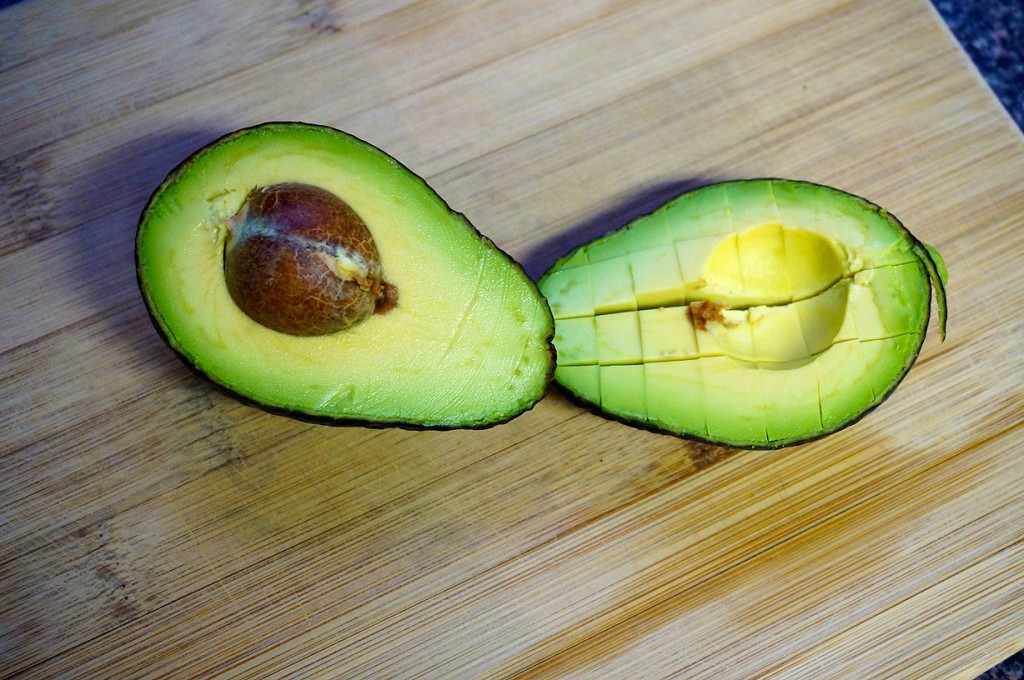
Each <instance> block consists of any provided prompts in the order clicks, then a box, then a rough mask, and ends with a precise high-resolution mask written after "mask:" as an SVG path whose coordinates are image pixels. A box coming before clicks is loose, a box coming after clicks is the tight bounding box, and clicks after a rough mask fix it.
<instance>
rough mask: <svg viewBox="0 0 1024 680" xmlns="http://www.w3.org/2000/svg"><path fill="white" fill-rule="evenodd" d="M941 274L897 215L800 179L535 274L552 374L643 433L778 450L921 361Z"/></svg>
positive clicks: (869, 400) (607, 242)
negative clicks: (552, 350) (550, 323)
mask: <svg viewBox="0 0 1024 680" xmlns="http://www.w3.org/2000/svg"><path fill="white" fill-rule="evenodd" d="M945 281H946V268H945V265H944V263H943V261H942V258H941V257H940V256H939V254H938V252H937V251H935V250H934V249H933V248H931V247H929V246H927V245H925V244H923V243H921V242H920V241H918V240H917V239H915V238H914V237H913V236H912V235H911V234H910V232H909V231H907V229H906V228H904V227H903V225H902V224H900V222H898V221H897V220H896V219H895V218H894V217H893V216H892V215H890V214H889V213H888V212H886V211H885V210H883V209H881V208H879V207H878V206H876V205H874V204H872V203H870V202H868V201H866V200H864V199H862V198H859V197H857V196H853V195H851V194H848V193H845V192H842V191H839V190H836V189H832V188H829V187H825V186H821V185H817V184H811V183H807V182H799V181H787V180H777V179H758V180H744V181H734V182H724V183H721V184H714V185H710V186H707V187H704V188H701V189H698V190H696V191H693V192H691V193H688V194H684V195H682V196H680V197H678V198H676V199H674V200H673V201H671V202H669V203H668V204H666V205H664V206H663V207H661V208H660V209H659V210H657V211H656V212H654V213H653V214H651V215H647V216H645V217H641V218H639V219H637V220H635V221H634V222H632V223H631V224H629V225H627V226H626V227H624V228H622V229H620V230H618V231H616V232H614V233H611V234H609V235H607V236H605V237H603V238H600V239H598V240H596V241H593V242H591V243H589V244H586V245H584V246H581V247H579V248H577V249H576V250H574V251H572V252H571V253H570V254H569V255H567V256H565V257H563V258H562V259H560V260H559V261H557V262H556V263H555V265H554V266H553V267H552V268H551V269H550V270H549V271H548V272H547V273H546V274H545V275H544V276H543V277H542V278H541V279H540V282H539V285H540V289H541V292H542V293H544V295H545V296H546V297H547V299H548V302H549V304H550V306H551V310H552V312H553V313H554V317H555V347H556V349H557V351H558V366H557V369H556V371H555V380H556V381H557V382H558V383H559V384H560V385H561V386H562V387H563V388H564V389H565V390H567V391H568V392H569V393H570V394H571V395H572V396H574V397H576V398H577V399H578V400H580V401H582V402H584V404H585V405H588V406H591V407H593V408H594V409H595V410H598V411H600V412H603V413H604V414H607V415H609V416H612V417H614V418H617V419H620V420H624V421H626V422H629V423H633V424H637V425H641V426H644V427H648V428H651V429H655V430H659V431H664V432H668V433H672V434H676V435H681V436H684V437H689V438H694V439H698V440H702V441H708V442H712V443H716V444H722V445H727V446H734V447H742V448H778V447H782V446H787V445H790V444H795V443H798V442H803V441H807V440H810V439H814V438H817V437H821V436H823V435H826V434H829V433H831V432H835V431H837V430H839V429H840V428H843V427H845V426H847V425H850V424H851V423H853V422H854V421H856V420H857V419H858V418H860V417H861V416H862V415H864V414H865V413H866V412H867V411H869V410H870V409H872V408H874V407H875V406H877V405H878V404H880V403H881V402H882V401H883V400H885V399H886V398H887V397H888V396H889V394H891V393H892V391H893V390H894V389H895V387H896V385H897V384H898V383H899V382H900V380H901V379H902V378H903V376H904V375H905V374H906V373H907V371H908V370H909V369H910V366H911V364H913V362H914V360H915V358H916V357H917V355H918V353H919V352H920V350H921V346H922V343H923V341H924V337H925V331H926V328H927V326H928V320H929V314H930V299H931V291H932V288H933V287H934V290H935V296H936V301H937V306H938V312H939V331H940V334H941V335H942V336H943V337H944V336H945V321H946V300H945Z"/></svg>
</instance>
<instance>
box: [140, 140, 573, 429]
mask: <svg viewBox="0 0 1024 680" xmlns="http://www.w3.org/2000/svg"><path fill="white" fill-rule="evenodd" d="M271 126H303V127H308V128H318V129H322V130H324V131H328V132H336V131H337V130H336V129H335V128H332V127H330V126H326V125H321V124H316V123H305V122H301V121H268V122H266V123H260V124H258V125H253V126H249V127H244V128H239V129H237V130H234V131H232V132H228V133H226V134H224V135H221V136H220V137H217V138H216V139H214V140H213V141H211V142H209V143H207V144H205V145H204V146H202V147H200V148H198V149H196V150H195V151H193V152H192V153H191V154H189V155H188V156H187V157H186V158H185V159H184V160H182V161H181V162H180V163H179V164H178V165H177V166H175V167H174V168H173V169H172V170H171V171H170V172H169V173H168V174H167V176H166V177H165V178H164V180H163V181H162V182H161V183H160V184H158V185H157V187H156V188H155V189H154V190H153V191H152V192H151V193H150V195H149V197H148V199H147V201H146V208H145V209H144V210H143V212H142V214H141V215H140V217H139V220H138V223H137V227H136V233H137V236H138V233H139V232H140V230H141V227H142V224H143V223H144V222H145V219H146V216H147V213H148V211H149V209H150V208H151V207H152V206H153V204H154V200H155V199H156V197H157V196H158V195H159V194H160V193H161V191H162V190H163V189H164V187H166V186H167V185H168V184H169V183H171V182H173V181H174V180H175V179H176V178H177V177H178V176H179V175H181V174H183V173H185V172H186V171H187V170H188V168H189V167H190V166H191V165H192V163H193V162H194V160H195V159H196V158H197V157H198V156H200V155H201V154H202V153H203V152H204V151H205V150H207V149H209V148H211V147H214V146H216V145H218V144H220V143H222V142H225V141H227V140H230V139H232V138H234V137H237V136H240V135H245V134H247V133H249V132H251V131H253V130H256V129H259V128H265V127H271ZM345 134H346V135H348V136H350V137H352V138H353V139H355V140H357V141H359V142H362V143H364V144H367V145H370V144H369V142H366V140H363V139H361V138H359V137H357V136H355V135H352V134H351V133H345ZM389 158H390V159H391V160H392V161H393V162H394V163H395V164H396V165H398V166H400V167H401V168H402V169H404V170H405V171H406V172H407V173H408V174H409V176H410V177H414V178H415V179H416V180H417V181H418V182H419V183H421V184H422V185H423V186H424V187H426V188H427V189H428V190H429V191H430V192H431V193H433V194H434V196H435V197H437V199H438V200H439V201H440V202H441V203H442V204H443V206H444V207H445V208H446V209H447V210H448V212H449V214H450V215H451V216H452V217H453V218H456V219H458V220H459V221H460V222H461V223H462V225H463V226H464V227H465V228H466V229H467V230H469V231H470V232H471V233H472V234H474V235H475V236H476V237H477V238H478V239H480V241H481V242H482V243H485V244H487V245H488V246H489V247H490V248H492V249H493V250H494V251H495V252H497V253H499V254H500V255H501V256H502V257H503V258H504V259H505V260H506V261H507V262H508V264H509V265H510V266H512V267H514V268H515V269H516V270H518V271H519V273H520V274H521V275H522V277H523V278H524V279H525V280H527V281H531V282H532V279H530V277H529V275H528V274H527V273H526V271H525V269H524V268H523V266H522V264H521V263H519V262H518V261H517V260H515V259H514V258H513V257H512V256H510V255H509V254H508V253H507V252H506V251H504V250H503V249H501V248H500V247H498V246H497V245H496V244H495V243H494V242H493V241H492V240H491V239H489V238H488V237H487V236H485V235H484V234H483V233H481V232H480V231H479V230H478V229H477V228H476V227H475V226H474V225H473V224H472V223H471V222H470V221H469V220H468V219H467V218H466V217H465V215H463V214H462V213H461V212H458V211H456V210H454V209H452V208H451V206H450V205H449V204H448V203H447V201H445V200H444V198H443V197H441V196H440V195H438V194H437V193H436V192H434V191H433V189H432V188H430V186H429V185H428V184H427V182H426V180H424V179H423V178H422V177H421V176H420V175H418V174H416V173H415V172H413V171H412V170H411V169H409V167H408V166H406V165H405V164H403V163H401V162H400V161H398V160H397V159H395V158H394V157H393V156H390V155H389ZM134 257H135V271H136V277H135V280H136V286H137V287H138V289H139V292H140V295H141V297H142V299H143V303H144V307H145V309H146V313H147V316H148V318H149V320H150V323H151V324H152V326H153V329H154V330H155V331H156V333H157V336H158V337H159V338H160V339H161V341H162V342H163V343H164V344H166V345H167V346H168V347H170V348H171V349H172V350H173V351H174V354H175V355H176V356H177V358H178V359H179V360H180V361H181V363H182V364H184V365H185V366H186V367H188V369H189V370H190V371H191V372H192V373H193V374H194V375H196V376H198V377H199V378H200V379H201V380H202V381H203V382H205V383H206V384H207V385H208V386H210V387H212V388H213V389H214V390H216V391H217V392H218V393H220V394H223V395H225V396H227V397H229V398H231V399H233V400H235V401H237V402H239V403H242V404H244V405H246V406H250V407H254V408H258V409H260V410H262V411H265V412H267V413H270V414H273V415H277V416H284V417H287V418H291V419H293V420H298V421H301V422H305V423H310V424H314V425H325V426H330V427H365V428H372V429H401V430H410V431H450V430H463V429H465V430H486V429H490V428H492V427H495V426H497V425H502V424H505V423H507V422H510V421H511V420H514V419H515V418H517V417H518V416H519V415H522V413H525V412H526V411H529V410H531V409H533V408H534V407H535V406H536V405H537V404H538V403H539V402H540V401H541V400H542V399H543V398H544V397H545V396H546V395H547V393H548V391H549V390H550V389H551V383H552V382H553V378H554V372H555V367H556V363H557V354H556V351H555V346H554V343H553V339H554V332H555V331H554V320H553V318H551V317H550V310H547V307H546V305H545V306H544V309H545V310H546V311H547V312H548V316H549V320H550V323H549V332H548V334H547V336H546V337H545V338H544V344H545V346H546V349H547V353H548V356H549V361H548V367H547V374H546V377H545V380H544V388H543V390H542V391H541V392H540V393H539V394H537V395H536V398H535V399H534V400H533V401H532V402H531V403H529V404H528V405H527V406H526V407H525V408H524V409H523V410H522V411H520V412H517V413H511V414H509V415H508V416H507V417H504V418H500V419H497V420H493V421H488V422H483V423H473V424H469V425H446V424H420V423H413V422H403V421H390V420H381V421H375V420H368V419H361V418H344V417H331V416H319V415H313V414H309V413H305V412H303V411H299V410H293V409H287V408H280V407H276V406H272V405H269V404H266V403H263V402H260V401H258V400H255V399H251V398H249V397H247V396H245V395H242V394H239V393H238V392H236V391H234V390H232V389H231V388H230V387H228V386H226V385H224V384H223V383H221V382H219V381H218V380H217V379H216V377H214V376H213V375H210V374H209V373H207V372H205V371H203V370H201V369H200V368H199V367H198V366H196V365H195V363H193V362H192V361H191V360H190V359H189V357H188V356H187V355H186V354H185V353H183V352H182V351H181V350H179V349H178V347H177V345H176V343H175V342H174V341H173V340H172V339H171V338H170V337H169V336H168V334H167V333H166V332H165V330H164V328H163V326H162V325H161V323H160V321H159V319H158V312H157V310H156V309H154V308H153V306H152V305H151V304H150V303H149V300H148V297H147V295H146V291H145V286H144V283H143V281H142V278H141V275H140V271H141V262H140V261H139V250H138V249H137V248H136V250H135V255H134ZM533 285H534V287H536V284H535V282H534V283H533Z"/></svg>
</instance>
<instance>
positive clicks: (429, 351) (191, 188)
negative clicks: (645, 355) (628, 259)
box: [137, 124, 552, 427]
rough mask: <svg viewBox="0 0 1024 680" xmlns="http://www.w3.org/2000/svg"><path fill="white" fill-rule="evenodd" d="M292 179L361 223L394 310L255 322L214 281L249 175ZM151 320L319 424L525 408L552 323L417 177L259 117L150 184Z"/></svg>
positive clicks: (218, 377)
mask: <svg viewBox="0 0 1024 680" xmlns="http://www.w3.org/2000/svg"><path fill="white" fill-rule="evenodd" d="M285 182H302V183H305V184H311V185H314V186H318V187H320V188H323V189H326V190H328V191H330V192H332V193H334V194H335V195H337V196H338V197H340V198H341V199H342V200H344V201H345V202H346V203H348V204H349V205H350V206H351V207H352V208H353V209H354V210H355V211H356V212H357V213H358V214H359V215H360V217H361V218H362V219H363V221H364V222H365V223H366V225H367V227H368V228H369V230H370V232H371V233H372V235H373V238H374V240H375V242H376V245H377V249H378V251H379V253H380V261H381V265H382V269H383V272H384V278H385V280H386V281H388V282H389V283H391V284H392V285H393V286H394V287H395V288H396V289H397V291H398V304H397V306H396V307H395V308H394V309H391V310H390V311H388V312H386V313H383V314H374V315H371V316H370V317H368V318H366V319H365V320H363V321H361V322H360V323H358V324H357V325H356V326H354V327H352V328H349V329H347V330H344V331H340V332H338V333H335V334H332V335H324V336H313V337H299V336H292V335H286V334H283V333H279V332H276V331H273V330H270V329H268V328H265V327H263V326H261V325H260V324H258V323H256V322H255V321H253V320H252V319H250V318H249V317H248V316H247V315H246V314H245V313H243V312H242V311H241V310H240V309H239V308H238V307H237V305H236V304H235V303H234V302H233V300H232V299H231V297H230V295H229V293H228V290H227V287H226V285H225V281H224V268H223V257H224V255H223V249H224V241H225V238H226V235H227V221H228V219H229V218H230V217H232V216H233V215H234V214H235V213H236V212H237V211H238V210H239V208H240V206H241V205H242V203H243V201H244V200H245V198H246V195H247V193H248V192H249V191H250V190H251V189H253V188H254V187H258V186H267V185H272V184H277V183H285ZM137 261H138V269H139V279H140V284H141V287H142V289H143V293H144V296H145V298H146V302H147V304H148V306H149V308H150V310H151V312H152V315H153V317H154V320H155V321H156V323H157V326H158V328H159V329H160V330H161V332H162V333H163V335H164V336H165V337H166V338H167V340H168V342H169V343H170V344H171V346H172V347H174V348H175V349H176V350H177V351H178V352H179V353H180V354H181V355H182V356H183V357H184V358H185V359H186V360H187V361H188V362H189V363H190V364H192V365H193V366H195V367H196V368H197V369H198V370H200V371H201V372H202V373H204V374H206V375H207V376H209V377H210V378H211V379H213V380H214V381H215V382H217V383H219V384H221V385H223V386H224V387H227V388H228V389H229V390H231V391H233V392H235V393H237V394H239V395H241V396H243V397H245V398H247V399H250V400H252V401H255V402H257V403H258V404H260V405H263V406H266V407H269V408H271V409H275V410H282V411H286V412H290V413H294V414H296V415H299V416H300V417H307V416H308V417H311V418H323V419H327V420H345V421H357V422H362V421H365V422H367V423H383V424H389V423H395V424H409V425H417V426H426V427H468V426H481V425H486V424H491V423H495V422H501V421H504V420H507V419H509V418H511V417H512V416H514V415H516V414H518V413H520V412H522V411H523V410H525V409H526V408H528V407H530V406H532V405H533V404H534V403H535V402H536V401H537V400H538V399H539V398H540V397H541V396H542V395H543V393H544V390H545V386H546V384H547V381H548V379H549V375H550V370H551V351H550V349H551V348H550V344H549V338H550V336H551V333H552V321H551V316H550V313H549V311H548V309H547V306H546V304H545V303H544V301H543V298H541V297H540V294H539V293H538V291H537V289H536V287H535V286H534V285H533V283H532V282H531V281H530V280H529V279H528V277H527V276H526V275H525V273H524V272H523V271H522V269H521V268H520V267H518V266H517V265H515V263H514V262H512V260H511V259H510V258H509V257H508V256H507V255H505V254H504V253H503V252H501V251H500V250H499V249H497V248H496V247H494V245H493V244H491V243H490V242H489V241H488V240H487V239H485V238H483V237H482V236H480V234H479V233H478V232H476V231H475V230H474V229H473V228H472V227H471V226H470V225H469V224H468V223H467V222H466V221H465V220H464V219H463V218H462V216H461V215H458V214H456V213H453V212H452V211H451V210H450V209H449V208H448V206H447V205H446V204H445V203H444V202H443V201H442V200H441V199H440V198H439V197H438V196H437V194H436V193H434V191H433V190H432V189H430V188H429V187H428V186H427V185H426V184H425V183H424V182H423V180H421V179H420V178H418V177H417V176H415V175H414V174H413V173H411V172H410V171H409V170H407V169H406V168H404V167H403V166H401V165H400V164H399V163H398V162H396V161H395V160H394V159H392V158H391V157H389V156H387V155H386V154H385V153H383V152H382V151H380V150H378V149H376V148H375V147H373V146H371V145H369V144H367V143H365V142H362V141H360V140H358V139H356V138H354V137H351V136H349V135H346V134H344V133H341V132H339V131H336V130H332V129H329V128H323V127H319V126H312V125H304V124H268V125H265V126H260V127H258V128H253V129H249V130H244V131H241V132H239V133H236V134H234V135H229V136H228V137H226V138H224V139H222V140H220V141H218V142H217V143H215V144H213V145H211V146H210V147H208V148H207V149H205V150H204V151H201V152H200V153H199V154H197V155H196V156H194V157H193V158H192V159H190V160H189V161H187V162H186V163H185V164H184V165H183V166H182V168H181V169H179V170H178V171H176V173H174V174H172V176H171V177H170V178H169V179H168V181H167V182H166V183H165V184H164V185H163V186H162V187H161V189H159V190H158V192H157V193H156V194H155V195H154V198H153V199H152V200H151V203H150V206H149V208H147V211H146V213H144V216H143V220H142V223H141V225H140V230H139V235H138V240H137Z"/></svg>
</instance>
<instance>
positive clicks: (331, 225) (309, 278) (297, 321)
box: [224, 183, 398, 336]
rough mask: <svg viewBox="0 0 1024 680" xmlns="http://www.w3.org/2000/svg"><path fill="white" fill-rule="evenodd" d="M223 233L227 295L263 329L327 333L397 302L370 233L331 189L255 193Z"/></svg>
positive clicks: (284, 187)
mask: <svg viewBox="0 0 1024 680" xmlns="http://www.w3.org/2000/svg"><path fill="white" fill-rule="evenodd" d="M228 229H229V233H228V237H227V242H226V245H225V249H224V276H225V281H226V283H227V288H228V292H229V293H230V294H231V298H232V299H233V300H234V301H235V304H237V305H238V306H239V308H241V310H242V311H243V312H245V313H246V314H247V315H248V316H249V317H250V318H252V319H253V320H254V321H256V322H258V323H260V324H262V325H263V326H266V327H267V328H270V329H272V330H275V331H279V332H281V333H287V334H289V335H307V336H308V335H326V334H328V333H335V332H338V331H341V330H344V329H346V328H349V327H351V326H353V325H354V324H356V323H358V322H360V321H362V320H363V319H365V318H366V317H367V316H369V315H370V314H372V313H374V312H376V313H384V312H387V311H388V310H390V309H391V308H393V307H394V306H395V304H396V303H397V295H398V294H397V290H396V289H395V288H394V286H392V285H391V284H389V283H387V282H385V281H384V280H383V276H382V273H381V265H380V255H379V254H378V252H377V246H376V244H375V243H374V241H373V236H372V235H371V234H370V230H369V229H368V228H367V226H366V224H365V223H364V222H363V220H362V219H361V218H360V217H359V215H358V214H356V212H355V211H354V210H353V209H352V208H351V207H350V206H349V205H348V204H347V203H345V202H344V201H343V200H341V199H340V198H338V197H337V196H335V195H334V194H333V193H331V192H329V191H326V190H324V189H321V188H319V187H315V186H311V185H309V184H300V183H288V184H275V185H271V186H267V187H260V188H256V189H253V191H252V192H250V193H249V195H248V197H247V198H246V200H245V202H244V203H243V204H242V207H241V209H239V211H238V213H237V214H236V215H235V216H234V217H232V218H231V219H230V220H229V221H228Z"/></svg>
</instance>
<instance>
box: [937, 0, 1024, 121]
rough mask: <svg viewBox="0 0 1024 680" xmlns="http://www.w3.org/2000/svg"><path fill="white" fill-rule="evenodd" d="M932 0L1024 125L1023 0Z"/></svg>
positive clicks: (973, 59) (983, 72)
mask: <svg viewBox="0 0 1024 680" xmlns="http://www.w3.org/2000/svg"><path fill="white" fill-rule="evenodd" d="M932 2H933V4H934V5H935V7H936V9H938V11H939V14H941V15H942V18H943V19H945V21H946V24H947V25H948V26H949V27H950V29H951V30H952V31H953V35H955V36H956V38H957V40H959V41H960V44H961V45H963V47H964V50H965V51H966V52H967V54H968V55H970V57H971V60H972V61H973V62H974V64H975V66H977V67H978V70H979V71H980V72H981V75H982V76H984V78H985V80H986V81H987V82H988V84H989V86H990V87H991V88H992V90H993V91H994V92H995V94H996V96H997V97H998V98H999V101H1001V102H1002V103H1003V106H1004V107H1006V110H1007V111H1008V112H1009V113H1010V116H1012V117H1013V119H1014V120H1015V121H1017V125H1018V126H1019V127H1021V128H1022V129H1024V2H1021V0H1009V1H1005V2H999V1H997V0H932Z"/></svg>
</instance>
